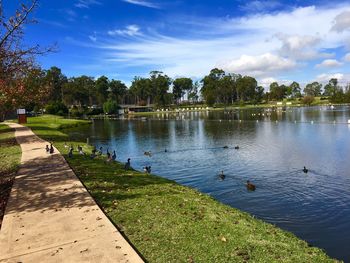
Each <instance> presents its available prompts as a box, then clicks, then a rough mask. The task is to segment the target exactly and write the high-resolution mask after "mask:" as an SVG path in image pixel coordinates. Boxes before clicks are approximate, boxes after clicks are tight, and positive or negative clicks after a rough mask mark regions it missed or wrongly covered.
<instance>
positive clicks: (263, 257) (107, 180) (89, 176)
mask: <svg viewBox="0 0 350 263" xmlns="http://www.w3.org/2000/svg"><path fill="white" fill-rule="evenodd" d="M83 123H86V122H84V121H75V120H65V119H62V118H59V117H53V116H44V117H36V118H29V122H28V125H27V126H29V127H31V128H32V129H33V131H34V132H35V133H36V134H38V135H39V136H41V137H43V138H45V139H50V140H52V141H53V142H54V145H55V146H56V147H57V148H58V149H59V150H60V151H61V153H63V155H64V157H65V158H66V159H67V161H68V162H69V164H70V166H71V167H72V168H73V169H74V171H75V173H76V174H77V175H78V176H79V178H80V179H81V180H82V181H83V183H84V184H85V186H86V187H87V189H88V190H89V192H90V193H91V195H92V196H93V197H94V198H95V200H96V201H97V202H98V203H99V205H100V206H101V207H102V208H103V209H104V211H105V212H106V214H107V215H108V216H109V217H110V218H111V220H112V221H113V222H114V223H115V224H116V225H117V226H118V227H119V229H120V230H121V231H122V232H123V233H124V234H125V235H126V236H127V238H128V239H129V240H130V241H131V243H132V244H133V245H134V246H135V247H136V248H137V250H138V251H139V252H140V253H141V254H142V255H143V257H144V258H145V259H146V260H147V261H148V262H336V261H335V260H333V259H331V258H329V257H328V256H327V255H326V254H325V253H324V252H323V251H322V250H321V249H319V248H315V247H311V246H309V245H308V244H307V243H306V242H305V241H302V240H300V239H298V238H297V237H295V236H294V235H293V234H291V233H289V232H286V231H283V230H281V229H279V228H277V227H275V226H273V225H271V224H268V223H265V222H263V221H261V220H257V219H255V218H253V217H252V216H251V215H249V214H247V213H244V212H241V211H239V210H237V209H234V208H231V207H229V206H227V205H224V204H221V203H219V202H217V201H216V200H214V199H213V198H211V197H210V196H208V195H205V194H202V193H200V192H198V191H196V190H194V189H191V188H189V187H185V186H181V185H179V184H177V183H175V182H174V181H170V180H167V179H163V178H161V177H158V176H154V175H148V174H145V173H141V172H138V171H135V170H127V171H126V170H124V165H123V164H121V163H118V162H114V163H109V164H106V163H105V157H104V156H102V157H98V158H96V159H95V160H91V159H90V158H89V157H84V156H82V155H79V154H78V153H77V152H75V153H74V156H73V158H68V156H67V149H65V147H64V142H67V144H69V145H70V144H73V145H74V148H75V149H76V147H77V145H78V144H79V145H84V151H85V152H87V153H88V154H90V153H91V147H90V146H86V145H85V142H79V141H76V140H75V139H74V138H68V135H67V134H66V133H64V130H62V128H69V127H73V126H77V125H80V124H83ZM61 124H62V125H63V126H61Z"/></svg>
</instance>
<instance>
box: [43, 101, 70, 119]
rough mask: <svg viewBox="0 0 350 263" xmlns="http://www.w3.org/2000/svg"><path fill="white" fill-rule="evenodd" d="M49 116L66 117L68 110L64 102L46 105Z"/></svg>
mask: <svg viewBox="0 0 350 263" xmlns="http://www.w3.org/2000/svg"><path fill="white" fill-rule="evenodd" d="M45 112H46V113H47V114H53V115H60V116H64V115H67V114H68V108H67V107H66V105H64V104H63V103H62V102H58V101H54V102H51V103H49V104H47V105H46V107H45Z"/></svg>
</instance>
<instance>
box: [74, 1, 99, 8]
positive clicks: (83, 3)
mask: <svg viewBox="0 0 350 263" xmlns="http://www.w3.org/2000/svg"><path fill="white" fill-rule="evenodd" d="M91 5H101V3H100V2H99V1H96V0H78V1H77V2H76V3H75V6H76V7H78V8H90V6H91Z"/></svg>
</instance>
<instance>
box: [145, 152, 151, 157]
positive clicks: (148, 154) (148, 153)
mask: <svg viewBox="0 0 350 263" xmlns="http://www.w3.org/2000/svg"><path fill="white" fill-rule="evenodd" d="M143 154H144V155H147V156H149V157H151V156H152V153H151V151H148V152H144V153H143Z"/></svg>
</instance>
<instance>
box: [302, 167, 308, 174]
mask: <svg viewBox="0 0 350 263" xmlns="http://www.w3.org/2000/svg"><path fill="white" fill-rule="evenodd" d="M308 171H309V169H306V167H305V166H304V169H303V172H304V173H306V174H307V172H308Z"/></svg>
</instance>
